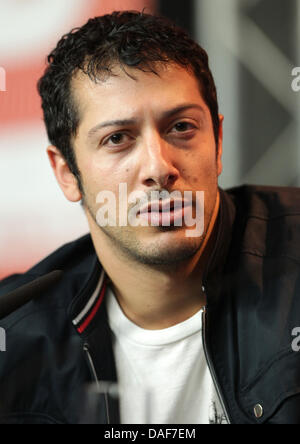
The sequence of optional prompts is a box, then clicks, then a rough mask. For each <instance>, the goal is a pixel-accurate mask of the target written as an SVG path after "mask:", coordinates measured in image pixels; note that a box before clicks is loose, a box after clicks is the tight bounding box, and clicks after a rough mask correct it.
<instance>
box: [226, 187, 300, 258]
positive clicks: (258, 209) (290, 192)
mask: <svg viewBox="0 0 300 444" xmlns="http://www.w3.org/2000/svg"><path fill="white" fill-rule="evenodd" d="M227 193H228V195H229V196H230V197H231V198H232V200H233V202H234V204H235V208H236V222H235V232H238V233H239V236H240V239H242V245H241V247H242V251H243V252H244V253H247V252H248V253H249V254H254V255H257V256H261V257H270V258H276V257H277V258H278V257H284V256H285V257H289V258H290V259H292V260H294V261H296V262H297V263H298V264H299V262H300V188H292V187H267V186H250V185H245V186H242V187H237V188H232V189H230V190H227Z"/></svg>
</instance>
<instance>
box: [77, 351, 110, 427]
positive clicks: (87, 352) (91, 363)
mask: <svg viewBox="0 0 300 444" xmlns="http://www.w3.org/2000/svg"><path fill="white" fill-rule="evenodd" d="M83 350H84V352H85V353H86V355H87V359H88V363H89V366H90V370H91V373H92V376H93V378H94V380H95V382H96V386H97V390H98V391H99V393H100V382H99V380H98V376H97V373H96V369H95V365H94V362H93V359H92V357H91V354H90V350H89V346H88V344H84V346H83ZM103 394H104V399H105V409H106V418H107V424H110V416H109V406H108V396H107V392H106V391H105V392H104V393H103Z"/></svg>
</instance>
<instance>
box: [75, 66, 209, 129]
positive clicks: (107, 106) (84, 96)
mask: <svg viewBox="0 0 300 444" xmlns="http://www.w3.org/2000/svg"><path fill="white" fill-rule="evenodd" d="M71 90H72V96H73V100H74V102H75V105H76V107H77V109H78V111H79V116H80V124H82V123H83V122H84V121H85V120H90V119H92V118H93V117H94V118H98V119H99V120H103V119H104V118H105V119H115V118H117V117H119V118H125V117H127V116H128V115H131V114H133V115H134V114H136V113H138V114H140V115H141V113H146V112H152V113H154V114H155V113H156V112H157V113H160V112H162V111H163V110H164V109H169V108H170V107H172V106H173V105H174V106H176V104H184V103H185V102H186V103H189V102H190V103H192V102H195V101H196V102H198V103H199V105H201V106H202V107H203V108H204V109H206V112H207V113H208V114H209V110H208V108H207V106H206V104H205V103H204V100H203V98H202V95H201V91H200V87H199V82H198V80H197V79H196V77H195V76H194V74H193V73H192V72H191V71H188V70H187V69H185V68H182V67H180V66H178V65H175V64H164V65H160V66H158V67H156V74H155V73H153V72H144V71H141V70H140V69H136V68H130V67H127V66H126V67H125V68H124V69H122V68H121V67H120V66H115V67H114V68H113V70H112V75H110V76H109V77H107V78H106V79H99V81H96V82H95V81H93V80H91V79H90V78H89V77H88V76H87V75H85V74H84V73H81V72H80V73H78V74H77V75H76V76H75V77H74V78H73V79H72V84H71Z"/></svg>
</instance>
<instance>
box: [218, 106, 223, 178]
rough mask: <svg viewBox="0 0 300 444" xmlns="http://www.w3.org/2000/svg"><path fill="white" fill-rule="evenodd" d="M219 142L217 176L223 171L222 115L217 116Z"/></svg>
mask: <svg viewBox="0 0 300 444" xmlns="http://www.w3.org/2000/svg"><path fill="white" fill-rule="evenodd" d="M219 122H220V124H219V141H218V155H217V173H218V176H220V174H221V173H222V171H223V164H222V154H223V122H224V116H223V115H222V114H219Z"/></svg>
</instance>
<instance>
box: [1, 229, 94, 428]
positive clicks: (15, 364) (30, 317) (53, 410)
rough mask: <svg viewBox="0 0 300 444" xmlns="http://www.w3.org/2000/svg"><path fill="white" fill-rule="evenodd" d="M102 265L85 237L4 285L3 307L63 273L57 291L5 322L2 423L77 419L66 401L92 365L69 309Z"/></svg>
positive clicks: (54, 288)
mask: <svg viewBox="0 0 300 444" xmlns="http://www.w3.org/2000/svg"><path fill="white" fill-rule="evenodd" d="M96 260H97V259H96V255H95V252H94V249H93V245H92V242H91V238H90V236H85V237H83V238H80V239H78V240H76V241H74V242H72V243H69V244H66V245H64V246H63V247H61V248H59V249H58V250H57V251H55V252H54V253H52V254H51V255H50V256H48V257H47V258H45V259H44V260H43V261H42V262H40V263H39V264H37V265H35V266H34V267H33V268H32V269H31V270H29V271H28V272H27V273H24V274H19V275H14V276H10V277H8V278H6V279H4V280H3V281H2V282H1V283H0V303H1V297H2V298H4V297H5V296H7V294H10V293H11V292H13V291H15V290H18V291H20V292H22V289H23V288H25V287H24V286H26V284H29V283H34V285H37V288H38V282H39V280H41V279H42V278H43V277H44V276H45V275H47V274H48V273H51V271H54V270H60V271H61V274H62V277H61V279H59V281H58V282H57V283H56V284H55V285H54V286H50V287H49V288H47V286H46V287H45V286H44V287H43V288H42V290H41V294H39V295H38V297H37V298H36V299H34V300H31V301H30V302H27V303H25V304H24V305H23V306H21V307H20V308H18V309H17V310H16V311H14V312H12V313H10V314H9V315H8V316H6V317H5V318H3V319H1V320H0V327H1V329H2V332H4V333H5V339H6V341H5V342H6V346H5V351H4V352H0V392H1V398H2V400H3V399H4V401H5V402H4V403H1V405H0V423H1V420H2V419H1V418H6V419H5V421H6V420H7V421H9V420H10V419H9V418H12V417H14V415H15V414H17V415H21V421H23V420H25V419H24V418H26V417H27V416H26V415H28V414H29V415H31V416H30V418H31V419H30V420H33V419H32V418H33V416H34V417H36V418H39V415H42V417H43V418H42V420H43V421H44V420H45V418H46V417H49V418H52V419H51V421H53V422H64V421H68V420H70V415H71V416H72V415H73V414H75V413H74V412H73V407H72V406H69V407H70V408H68V409H67V411H64V407H65V406H66V404H65V400H64V398H67V399H72V395H70V393H71V392H72V393H74V392H75V390H76V387H77V388H78V385H79V384H80V381H82V380H84V379H85V378H86V366H85V362H84V358H83V349H82V343H81V338H80V337H79V335H78V334H77V332H76V330H75V328H74V327H73V325H72V322H71V319H70V315H69V312H68V309H69V306H70V304H71V303H72V301H73V299H74V298H75V297H76V295H77V294H78V293H80V291H81V289H82V288H83V287H84V286H85V283H86V281H88V279H89V276H90V274H91V271H92V269H93V264H94V263H95V261H96ZM40 288H41V287H40ZM70 391H71V392H70ZM67 412H68V415H69V416H68V418H67V416H66V414H67ZM32 415H33V416H32ZM45 415H46V416H45ZM71 420H72V418H71ZM3 421H4V420H3ZM13 421H15V419H13Z"/></svg>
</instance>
